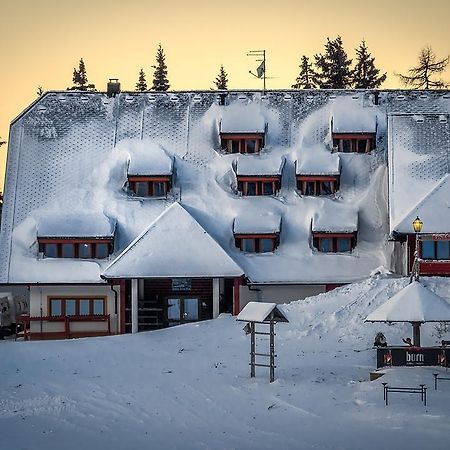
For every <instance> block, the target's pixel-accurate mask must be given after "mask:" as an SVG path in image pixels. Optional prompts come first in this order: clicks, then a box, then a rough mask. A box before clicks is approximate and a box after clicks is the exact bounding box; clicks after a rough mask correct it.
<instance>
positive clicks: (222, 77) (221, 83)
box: [214, 65, 228, 90]
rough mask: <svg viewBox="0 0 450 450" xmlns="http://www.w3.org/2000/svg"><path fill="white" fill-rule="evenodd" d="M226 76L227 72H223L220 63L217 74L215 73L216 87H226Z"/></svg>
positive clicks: (222, 88)
mask: <svg viewBox="0 0 450 450" xmlns="http://www.w3.org/2000/svg"><path fill="white" fill-rule="evenodd" d="M227 77H228V74H227V73H226V72H225V69H224V68H223V65H221V66H220V71H219V75H217V78H216V79H215V81H214V84H215V85H216V87H217V89H221V90H226V89H228V78H227Z"/></svg>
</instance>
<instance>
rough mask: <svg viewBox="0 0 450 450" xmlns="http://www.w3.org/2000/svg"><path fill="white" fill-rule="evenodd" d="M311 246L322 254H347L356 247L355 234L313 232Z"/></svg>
mask: <svg viewBox="0 0 450 450" xmlns="http://www.w3.org/2000/svg"><path fill="white" fill-rule="evenodd" d="M313 246H314V248H315V249H316V250H318V251H319V252H323V253H348V252H351V251H352V250H353V249H354V248H355V246H356V233H318V232H313Z"/></svg>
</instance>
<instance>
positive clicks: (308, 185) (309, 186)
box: [297, 175, 339, 195]
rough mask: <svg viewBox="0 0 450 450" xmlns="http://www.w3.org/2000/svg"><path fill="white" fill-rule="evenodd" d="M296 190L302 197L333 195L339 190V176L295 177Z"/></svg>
mask: <svg viewBox="0 0 450 450" xmlns="http://www.w3.org/2000/svg"><path fill="white" fill-rule="evenodd" d="M297 190H298V191H299V192H300V194H302V195H333V194H335V193H336V192H337V191H338V190H339V176H336V175H334V176H321V175H297Z"/></svg>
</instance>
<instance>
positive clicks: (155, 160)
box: [119, 139, 173, 176]
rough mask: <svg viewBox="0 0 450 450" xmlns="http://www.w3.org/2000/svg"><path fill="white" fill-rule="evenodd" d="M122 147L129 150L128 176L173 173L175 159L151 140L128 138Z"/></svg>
mask: <svg viewBox="0 0 450 450" xmlns="http://www.w3.org/2000/svg"><path fill="white" fill-rule="evenodd" d="M119 145H120V147H121V148H124V149H125V150H126V151H128V154H129V163H128V176H133V175H134V176H157V175H172V173H173V159H172V158H171V157H169V156H168V155H167V153H166V152H165V151H164V149H163V148H162V147H161V146H160V145H158V144H156V143H154V142H152V141H151V140H136V139H133V140H131V139H130V140H126V141H123V142H121V143H120V144H119Z"/></svg>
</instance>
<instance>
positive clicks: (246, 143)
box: [220, 133, 264, 153]
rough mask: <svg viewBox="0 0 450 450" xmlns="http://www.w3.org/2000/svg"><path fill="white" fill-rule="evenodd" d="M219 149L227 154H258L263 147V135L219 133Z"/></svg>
mask: <svg viewBox="0 0 450 450" xmlns="http://www.w3.org/2000/svg"><path fill="white" fill-rule="evenodd" d="M220 139H221V147H222V150H223V151H225V152H227V153H258V152H259V151H260V150H261V149H262V148H263V147H264V133H254V134H245V133H241V134H230V133H221V134H220Z"/></svg>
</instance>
